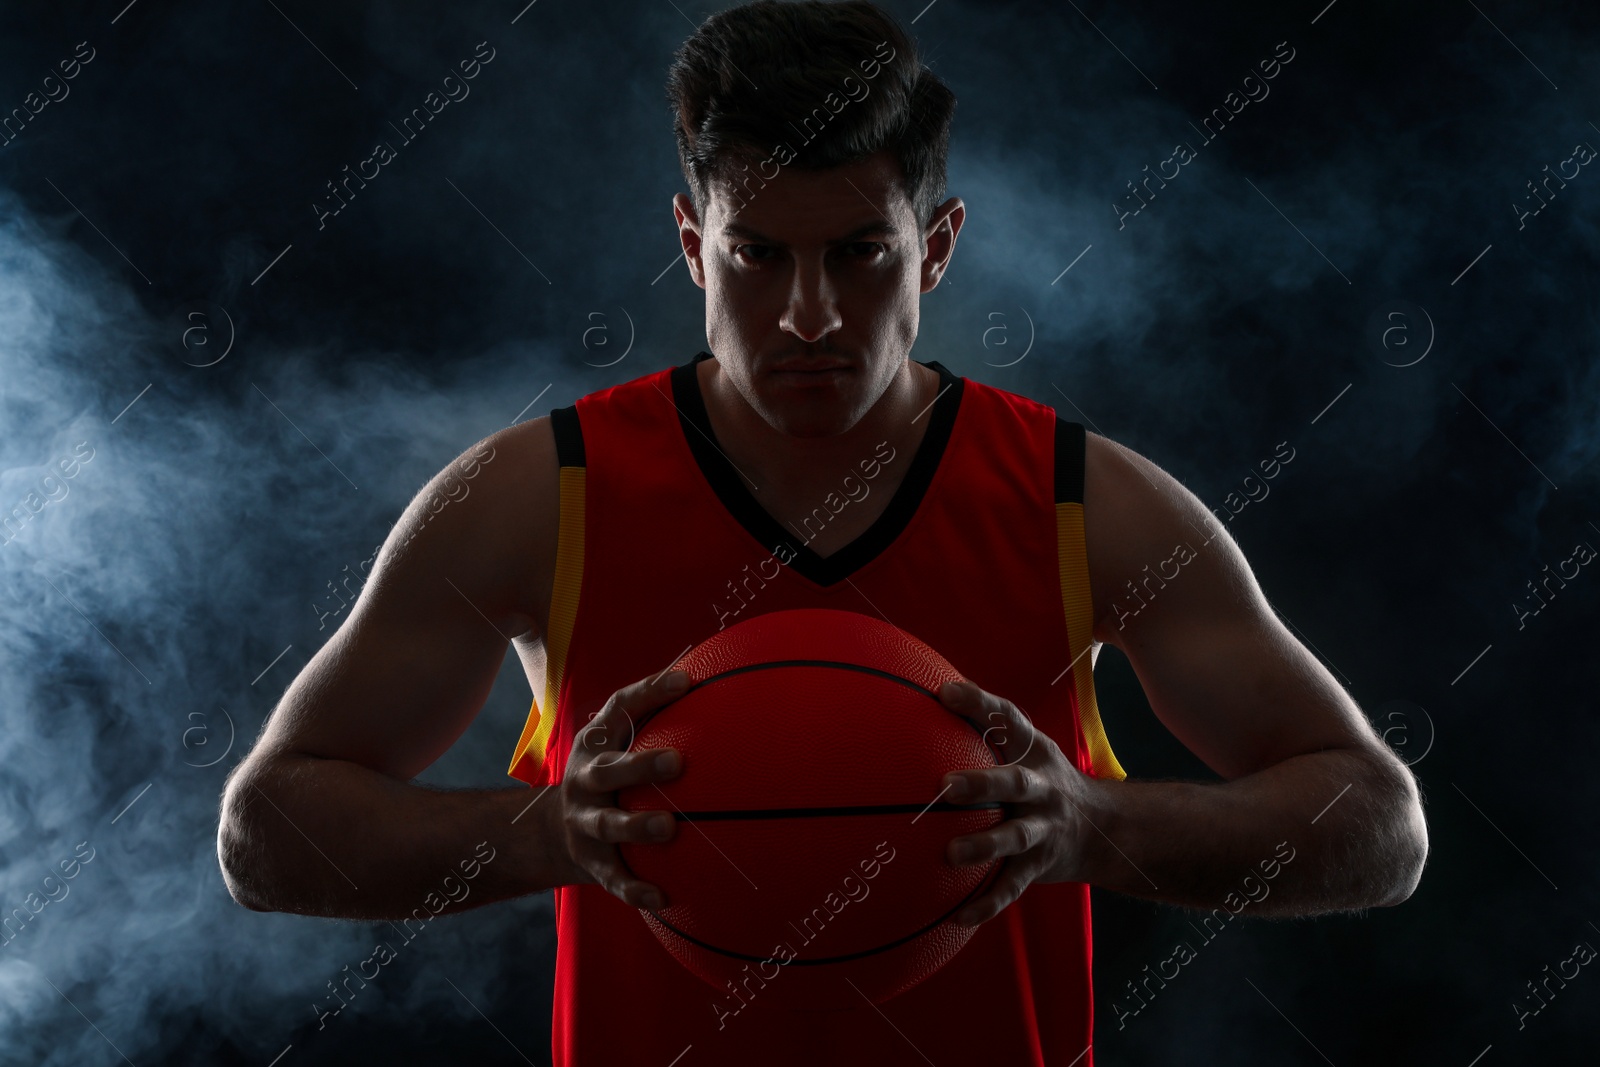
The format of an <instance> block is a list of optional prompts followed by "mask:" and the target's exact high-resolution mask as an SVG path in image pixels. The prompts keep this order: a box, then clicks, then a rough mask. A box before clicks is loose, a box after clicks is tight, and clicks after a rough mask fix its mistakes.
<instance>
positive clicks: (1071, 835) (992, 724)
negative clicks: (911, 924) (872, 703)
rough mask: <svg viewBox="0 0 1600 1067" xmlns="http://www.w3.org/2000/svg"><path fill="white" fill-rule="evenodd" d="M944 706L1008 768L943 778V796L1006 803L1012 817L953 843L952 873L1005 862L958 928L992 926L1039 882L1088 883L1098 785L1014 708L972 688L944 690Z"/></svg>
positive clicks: (950, 853)
mask: <svg viewBox="0 0 1600 1067" xmlns="http://www.w3.org/2000/svg"><path fill="white" fill-rule="evenodd" d="M939 699H940V700H941V701H943V702H944V705H945V707H947V708H949V709H950V710H951V711H953V712H955V713H957V714H958V715H961V716H963V717H965V718H967V719H970V720H971V721H972V723H973V724H974V725H975V726H977V727H978V729H979V730H982V731H983V732H984V740H985V741H986V742H987V743H988V744H989V747H991V748H993V749H994V750H995V751H996V752H997V753H999V754H1000V758H1001V760H1003V761H1004V764H1003V765H1002V766H999V767H992V768H987V767H985V768H974V769H972V770H965V771H959V772H952V773H950V774H947V775H945V778H944V780H945V784H946V785H948V786H949V787H950V788H949V789H948V791H947V792H946V793H945V794H944V796H945V797H946V799H949V800H951V801H954V802H955V803H958V804H961V803H967V804H970V803H981V802H983V801H991V800H998V801H1003V802H1005V805H1006V809H1005V810H1006V812H1007V814H1008V815H1009V816H1010V817H1009V818H1008V819H1006V820H1005V821H1002V822H1000V823H998V824H997V825H995V826H994V828H993V829H990V830H985V831H983V832H982V833H976V834H966V835H964V836H962V837H957V838H953V839H952V840H951V842H950V847H949V849H948V850H947V852H946V855H947V857H948V859H949V862H950V864H951V865H952V866H957V867H961V866H970V865H972V864H978V863H987V862H989V861H990V860H992V859H995V858H996V857H1006V860H1005V863H1004V865H1003V866H1002V867H1001V868H1000V873H999V876H998V877H996V879H995V880H994V883H993V884H992V885H991V886H990V887H989V891H988V892H987V893H985V894H984V895H983V896H981V897H979V898H978V899H977V900H974V901H972V902H971V903H969V904H968V905H967V906H966V907H964V908H962V909H961V911H960V912H959V913H957V915H956V916H955V919H956V921H957V922H959V923H963V924H965V925H968V926H977V925H978V924H980V923H983V922H986V921H988V920H989V919H992V918H994V917H995V916H996V915H998V914H999V913H1000V912H1001V910H1002V909H1004V908H1005V907H1006V906H1007V905H1009V904H1010V903H1011V902H1012V901H1014V900H1016V899H1017V898H1018V897H1020V896H1021V895H1022V891H1023V890H1024V889H1027V888H1028V886H1029V885H1030V884H1031V883H1033V882H1075V881H1084V880H1085V879H1084V878H1083V877H1082V873H1081V872H1082V866H1083V865H1082V858H1083V848H1082V844H1083V840H1084V836H1085V834H1086V833H1087V832H1089V831H1090V824H1089V821H1088V819H1087V818H1086V817H1085V816H1084V815H1083V807H1085V806H1087V802H1088V800H1089V797H1088V793H1089V790H1090V789H1091V788H1092V786H1091V782H1092V779H1090V778H1089V777H1088V776H1087V775H1085V774H1084V773H1083V772H1082V771H1080V770H1078V768H1077V767H1075V766H1073V764H1072V761H1071V760H1069V759H1068V758H1067V757H1066V755H1065V754H1064V753H1063V752H1062V751H1061V748H1060V746H1058V745H1057V744H1056V743H1055V741H1054V740H1052V739H1051V737H1050V735H1048V734H1046V733H1044V732H1043V731H1042V730H1039V729H1036V728H1035V727H1034V725H1033V723H1032V722H1030V721H1029V720H1028V718H1027V716H1025V715H1023V713H1022V712H1021V710H1020V709H1018V707H1017V706H1016V705H1015V704H1013V703H1011V701H1009V700H1005V699H1003V698H1001V697H997V696H995V695H994V694H993V693H988V692H985V691H984V690H982V689H980V688H979V687H978V686H976V685H974V684H973V683H971V682H967V681H963V682H958V683H951V682H947V683H945V685H944V686H942V687H941V688H940V690H939Z"/></svg>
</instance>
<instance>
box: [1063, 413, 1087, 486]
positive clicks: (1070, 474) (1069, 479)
mask: <svg viewBox="0 0 1600 1067" xmlns="http://www.w3.org/2000/svg"><path fill="white" fill-rule="evenodd" d="M1087 438H1088V431H1087V430H1085V429H1084V428H1083V424H1082V423H1081V422H1068V421H1067V420H1066V419H1063V418H1062V417H1061V416H1060V415H1057V416H1056V443H1055V467H1056V472H1055V493H1056V503H1057V504H1081V503H1083V462H1084V457H1085V455H1086V453H1085V451H1084V449H1085V446H1086V444H1087Z"/></svg>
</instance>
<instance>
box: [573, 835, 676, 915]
mask: <svg viewBox="0 0 1600 1067" xmlns="http://www.w3.org/2000/svg"><path fill="white" fill-rule="evenodd" d="M611 854H612V855H613V856H614V855H616V851H615V850H614V849H613V850H612V853H611ZM588 868H589V872H590V873H591V874H592V875H594V877H595V881H596V882H597V883H598V884H599V885H600V886H601V887H602V888H603V889H605V891H606V892H607V893H610V894H611V895H612V896H614V897H616V898H617V899H618V900H620V901H622V902H623V903H624V904H627V905H629V906H630V907H634V908H649V909H651V910H656V911H659V910H660V909H661V908H664V907H666V903H667V901H666V894H664V893H662V892H661V890H660V889H659V888H658V887H657V886H655V885H652V884H651V883H649V882H646V881H644V880H643V879H640V878H635V877H634V876H633V872H632V871H630V870H628V868H627V866H626V865H624V864H623V863H622V861H621V860H620V859H619V860H615V861H612V862H606V861H604V860H595V861H592V862H591V863H590V864H589V865H588Z"/></svg>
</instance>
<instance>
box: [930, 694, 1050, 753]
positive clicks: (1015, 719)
mask: <svg viewBox="0 0 1600 1067" xmlns="http://www.w3.org/2000/svg"><path fill="white" fill-rule="evenodd" d="M939 699H940V700H942V701H943V702H944V705H945V707H947V708H949V709H950V710H951V711H954V712H956V713H957V714H959V715H962V716H964V717H965V718H966V719H967V720H968V721H969V722H971V723H972V724H973V725H974V726H976V727H977V728H978V729H979V730H981V731H983V740H984V743H985V744H987V745H988V746H989V747H990V748H992V749H993V750H994V751H995V752H996V753H997V754H998V755H999V756H1000V758H1001V759H1000V761H1001V762H1002V763H1016V762H1018V761H1019V760H1021V759H1022V758H1023V757H1024V756H1026V755H1027V754H1028V753H1029V752H1030V751H1032V750H1033V744H1034V739H1035V736H1036V735H1037V734H1038V730H1036V729H1035V728H1034V725H1033V722H1032V720H1030V719H1029V718H1028V717H1027V715H1025V714H1024V713H1023V712H1022V709H1020V708H1018V707H1017V706H1016V705H1015V704H1013V703H1012V702H1011V701H1009V700H1006V699H1005V698H1004V697H999V696H996V695H995V694H993V693H990V692H988V691H987V690H985V689H983V688H982V687H980V686H979V685H978V684H977V683H975V682H970V681H967V680H965V679H963V680H962V681H960V682H947V683H945V685H943V686H941V687H940V690H939Z"/></svg>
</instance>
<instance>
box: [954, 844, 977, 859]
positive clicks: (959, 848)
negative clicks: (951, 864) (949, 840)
mask: <svg viewBox="0 0 1600 1067" xmlns="http://www.w3.org/2000/svg"><path fill="white" fill-rule="evenodd" d="M975 851H976V850H975V849H974V848H973V847H972V845H970V844H969V843H967V842H966V841H963V842H961V843H960V844H959V845H955V846H954V847H952V848H951V849H950V853H951V855H953V856H954V857H955V860H956V862H957V863H966V862H968V861H969V860H971V859H972V854H973V853H974V852H975Z"/></svg>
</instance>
